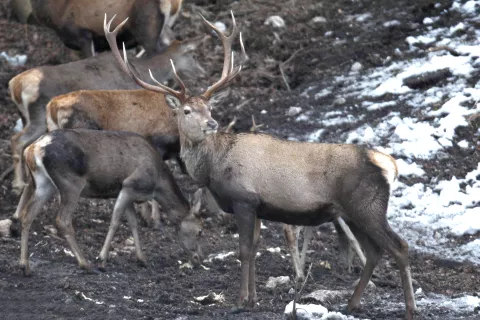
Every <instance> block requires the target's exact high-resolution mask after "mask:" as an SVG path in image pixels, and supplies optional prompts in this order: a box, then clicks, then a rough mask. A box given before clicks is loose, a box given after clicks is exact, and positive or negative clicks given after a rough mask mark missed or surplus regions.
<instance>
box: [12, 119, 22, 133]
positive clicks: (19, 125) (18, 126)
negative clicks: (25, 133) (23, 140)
mask: <svg viewBox="0 0 480 320" xmlns="http://www.w3.org/2000/svg"><path fill="white" fill-rule="evenodd" d="M22 129H23V123H22V119H21V118H18V120H17V122H15V127H13V132H15V133H17V132H20V131H22Z"/></svg>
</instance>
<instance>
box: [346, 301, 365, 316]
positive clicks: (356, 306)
mask: <svg viewBox="0 0 480 320" xmlns="http://www.w3.org/2000/svg"><path fill="white" fill-rule="evenodd" d="M361 307H362V304H361V303H360V302H354V301H353V300H350V301H348V305H347V309H346V313H347V314H351V313H352V312H353V311H355V310H358V309H360V308H361Z"/></svg>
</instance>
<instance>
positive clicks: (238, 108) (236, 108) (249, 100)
mask: <svg viewBox="0 0 480 320" xmlns="http://www.w3.org/2000/svg"><path fill="white" fill-rule="evenodd" d="M253 99H254V98H250V99H247V100H245V101H243V102H242V103H240V104H239V105H238V106H236V107H235V111H238V110H240V109H241V108H243V107H244V106H245V105H247V104H249V103H250V102H251V101H252V100H253Z"/></svg>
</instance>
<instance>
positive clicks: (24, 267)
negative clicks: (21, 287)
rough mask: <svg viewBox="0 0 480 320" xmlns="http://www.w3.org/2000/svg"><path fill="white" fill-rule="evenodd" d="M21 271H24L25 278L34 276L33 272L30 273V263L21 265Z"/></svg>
mask: <svg viewBox="0 0 480 320" xmlns="http://www.w3.org/2000/svg"><path fill="white" fill-rule="evenodd" d="M20 269H21V270H22V272H23V276H24V277H31V276H32V272H31V271H30V266H29V265H28V263H20Z"/></svg>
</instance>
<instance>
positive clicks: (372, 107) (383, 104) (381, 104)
mask: <svg viewBox="0 0 480 320" xmlns="http://www.w3.org/2000/svg"><path fill="white" fill-rule="evenodd" d="M396 104H397V103H396V102H395V101H386V102H378V103H374V104H372V105H369V106H368V107H367V110H368V111H373V110H379V109H383V108H386V107H391V106H394V105H396Z"/></svg>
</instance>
